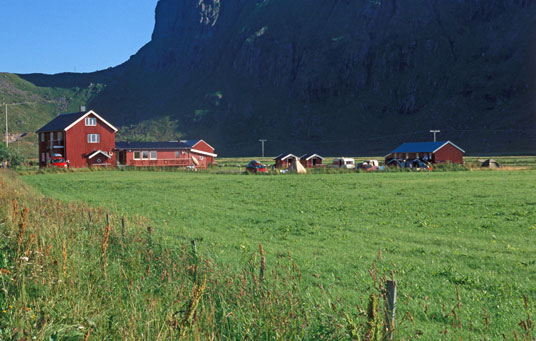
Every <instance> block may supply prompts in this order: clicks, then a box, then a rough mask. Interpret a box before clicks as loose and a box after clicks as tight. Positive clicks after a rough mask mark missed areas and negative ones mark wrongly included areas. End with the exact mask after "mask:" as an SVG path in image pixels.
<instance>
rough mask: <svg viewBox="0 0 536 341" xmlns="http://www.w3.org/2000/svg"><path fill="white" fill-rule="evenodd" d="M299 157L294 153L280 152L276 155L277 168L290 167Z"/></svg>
mask: <svg viewBox="0 0 536 341" xmlns="http://www.w3.org/2000/svg"><path fill="white" fill-rule="evenodd" d="M296 159H298V157H297V156H296V155H294V154H279V155H278V156H276V157H274V160H275V167H276V168H288V167H290V166H292V163H293V162H295V160H296Z"/></svg>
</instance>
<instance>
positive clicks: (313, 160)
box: [300, 154, 324, 168]
mask: <svg viewBox="0 0 536 341" xmlns="http://www.w3.org/2000/svg"><path fill="white" fill-rule="evenodd" d="M323 161H324V158H323V157H322V156H320V155H318V154H305V155H302V157H300V162H301V164H302V165H303V167H305V168H315V167H322V166H323V165H322V162H323Z"/></svg>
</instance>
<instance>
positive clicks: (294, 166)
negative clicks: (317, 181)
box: [289, 157, 307, 174]
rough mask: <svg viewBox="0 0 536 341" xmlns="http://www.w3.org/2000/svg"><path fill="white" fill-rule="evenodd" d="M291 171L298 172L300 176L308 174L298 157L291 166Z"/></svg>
mask: <svg viewBox="0 0 536 341" xmlns="http://www.w3.org/2000/svg"><path fill="white" fill-rule="evenodd" d="M289 169H290V171H292V172H296V173H298V174H307V169H305V167H303V165H302V164H301V162H300V160H299V159H298V158H297V157H295V158H294V162H293V163H292V164H291V165H290V167H289Z"/></svg>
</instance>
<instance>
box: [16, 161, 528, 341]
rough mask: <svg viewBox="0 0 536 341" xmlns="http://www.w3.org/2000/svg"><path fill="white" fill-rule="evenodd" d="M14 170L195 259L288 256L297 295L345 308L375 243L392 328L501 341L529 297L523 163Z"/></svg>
mask: <svg viewBox="0 0 536 341" xmlns="http://www.w3.org/2000/svg"><path fill="white" fill-rule="evenodd" d="M22 178H23V180H24V182H26V183H28V184H30V185H32V186H33V187H35V188H37V189H38V190H39V191H41V192H42V193H44V194H45V195H46V196H49V197H52V198H57V199H61V200H63V201H68V202H85V203H88V204H89V205H90V206H95V207H97V206H99V207H100V206H103V207H106V208H108V209H112V210H115V211H116V212H119V214H122V215H125V216H134V215H141V216H145V217H148V218H149V220H150V223H149V224H150V225H152V226H153V227H154V231H155V232H154V234H155V236H156V238H158V239H159V240H160V241H161V242H162V243H164V244H166V245H173V244H184V243H185V242H188V241H189V240H196V241H197V247H198V249H199V250H200V252H202V253H203V254H204V255H205V256H206V257H208V258H210V259H212V260H213V261H214V262H215V263H217V264H220V265H227V264H229V265H230V268H231V269H236V270H237V271H238V269H240V268H242V267H243V266H244V265H246V264H247V262H248V260H249V259H250V256H251V255H252V254H253V253H255V252H256V250H257V249H258V244H259V243H260V244H262V245H263V247H264V250H265V251H266V254H267V256H266V257H267V258H266V265H267V268H268V269H269V268H270V266H273V265H274V264H275V262H276V260H277V259H278V257H280V255H281V254H284V255H286V254H287V253H290V254H291V255H292V257H293V259H294V260H295V261H296V263H297V264H298V266H299V267H300V268H301V271H302V273H303V282H302V285H303V290H304V295H305V297H308V298H309V301H308V302H309V303H310V304H313V303H312V302H314V301H315V299H320V298H321V297H324V298H325V297H329V299H330V300H332V301H333V302H335V303H336V305H340V307H343V308H344V309H346V311H349V312H352V313H355V314H358V311H359V308H358V306H360V307H366V305H367V300H368V293H369V292H370V290H371V286H372V280H371V278H370V276H369V269H370V268H371V266H372V264H373V263H374V262H375V260H376V259H377V257H378V253H379V252H381V261H380V262H378V263H377V264H376V266H377V267H378V268H379V270H380V272H385V273H388V272H389V271H393V272H394V274H395V278H396V279H397V281H398V285H399V304H398V307H397V316H398V320H399V321H400V322H401V327H400V331H399V332H400V333H401V334H400V335H402V336H405V337H412V336H416V335H421V333H422V335H421V336H422V338H423V339H437V338H439V337H440V336H441V335H442V334H441V332H442V331H444V329H445V328H450V329H453V330H455V331H456V333H458V334H455V335H459V336H460V337H467V336H468V335H473V336H482V335H487V336H489V337H491V338H492V339H496V338H499V337H501V335H502V334H503V333H504V334H505V335H507V336H508V338H510V337H513V332H514V331H515V330H518V329H519V328H520V327H519V326H518V323H519V322H520V320H522V319H525V318H526V315H527V313H528V312H527V308H526V307H525V304H524V298H523V296H524V295H525V296H526V297H527V298H528V302H529V308H528V310H530V309H533V306H534V302H535V300H536V285H535V284H534V283H536V259H535V254H536V243H535V241H536V171H533V170H530V171H501V172H493V171H479V172H443V173H396V172H395V173H376V174H364V173H348V174H309V175H304V176H298V175H279V176H254V175H239V174H236V175H233V174H229V175H225V174H208V173H198V174H195V173H184V172H137V171H123V172H121V171H103V172H88V173H58V174H36V175H26V176H23V177H22ZM456 286H457V287H458V290H459V295H460V300H461V301H460V302H461V308H459V310H458V311H457V312H456V314H457V315H456V314H454V313H453V312H454V309H453V308H454V307H455V306H456V305H457V302H458V301H457V293H456ZM408 313H409V314H408ZM460 315H461V316H460ZM412 320H413V321H414V325H413V324H412V322H411V321H412ZM457 321H461V322H460V326H461V327H458V328H455V327H453V326H455V324H456V325H457V323H458V322H457ZM486 321H487V322H486ZM415 333H416V334H415ZM451 333H452V332H451ZM517 333H518V334H517V335H521V334H520V332H519V331H518V332H517ZM450 336H454V334H450Z"/></svg>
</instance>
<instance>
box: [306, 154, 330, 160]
mask: <svg viewBox="0 0 536 341" xmlns="http://www.w3.org/2000/svg"><path fill="white" fill-rule="evenodd" d="M314 157H317V158H319V159H322V160H324V158H323V157H322V156H320V155H318V154H305V155H302V156H301V157H300V160H307V161H308V160H311V159H312V158H314Z"/></svg>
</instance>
